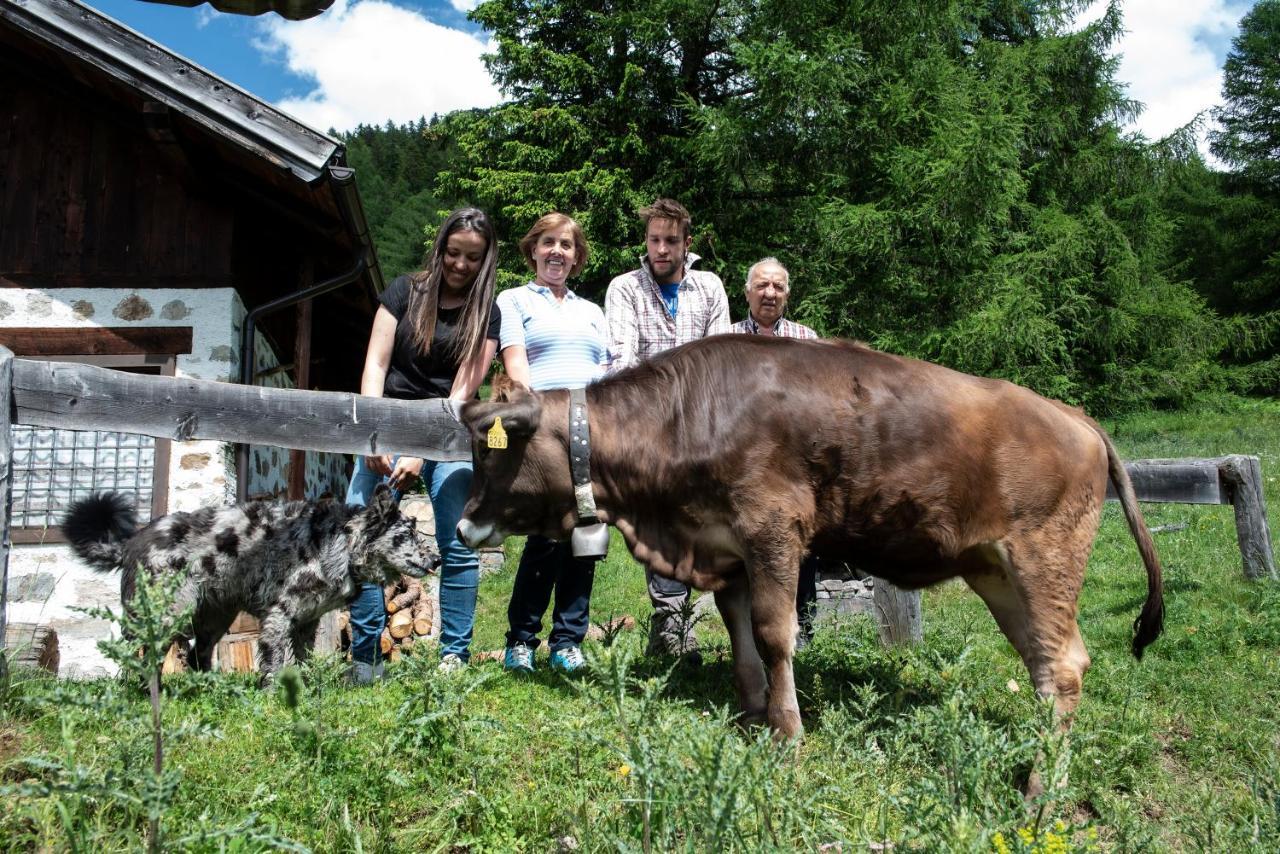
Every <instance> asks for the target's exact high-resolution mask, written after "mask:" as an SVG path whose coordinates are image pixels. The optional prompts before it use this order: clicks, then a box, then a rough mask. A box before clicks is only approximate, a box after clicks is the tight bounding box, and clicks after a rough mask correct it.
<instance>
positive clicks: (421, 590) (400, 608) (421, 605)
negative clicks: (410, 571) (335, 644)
mask: <svg viewBox="0 0 1280 854" xmlns="http://www.w3.org/2000/svg"><path fill="white" fill-rule="evenodd" d="M425 580H426V579H420V578H410V577H409V576H407V575H402V576H400V579H399V580H398V581H396V582H394V583H392V584H388V585H387V586H386V587H384V588H383V589H382V598H383V601H384V602H386V605H387V627H386V628H385V629H383V630H382V640H381V646H382V654H383V655H384V656H386V657H388V658H390V659H391V660H392V661H396V660H398V659H399V658H400V656H401V655H402V654H403V653H405V652H407V651H409V650H410V649H412V648H413V645H414V644H415V643H417V642H418V641H419V640H424V639H426V638H429V637H431V636H432V634H433V632H434V631H435V630H436V624H437V623H438V622H439V615H438V614H437V613H436V609H437V608H438V605H437V601H436V596H435V591H434V590H432V589H431V587H430V586H428V585H427V584H424V583H423V581H425ZM338 628H339V631H341V632H342V640H343V647H350V645H351V620H350V617H349V615H348V614H347V612H346V611H343V612H342V613H341V614H339V615H338Z"/></svg>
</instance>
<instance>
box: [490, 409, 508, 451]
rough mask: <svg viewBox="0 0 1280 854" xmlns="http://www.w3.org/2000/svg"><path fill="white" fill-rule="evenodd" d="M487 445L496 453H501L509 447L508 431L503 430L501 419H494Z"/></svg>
mask: <svg viewBox="0 0 1280 854" xmlns="http://www.w3.org/2000/svg"><path fill="white" fill-rule="evenodd" d="M487 445H488V447H489V448H491V449H493V450H496V451H500V450H502V449H503V448H505V447H506V446H507V431H506V430H504V429H502V418H501V417H498V418H495V419H493V426H492V427H490V428H489V434H488V442H487Z"/></svg>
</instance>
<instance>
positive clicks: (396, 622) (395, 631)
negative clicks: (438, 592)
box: [387, 611, 413, 640]
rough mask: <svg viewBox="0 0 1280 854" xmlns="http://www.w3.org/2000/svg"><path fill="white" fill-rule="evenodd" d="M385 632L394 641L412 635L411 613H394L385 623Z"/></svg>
mask: <svg viewBox="0 0 1280 854" xmlns="http://www.w3.org/2000/svg"><path fill="white" fill-rule="evenodd" d="M387 632H388V633H390V635H391V637H393V638H395V639H396V640H399V639H400V638H407V637H408V636H409V635H411V634H413V612H412V611H396V612H395V613H394V614H392V615H391V619H390V620H388V621H387Z"/></svg>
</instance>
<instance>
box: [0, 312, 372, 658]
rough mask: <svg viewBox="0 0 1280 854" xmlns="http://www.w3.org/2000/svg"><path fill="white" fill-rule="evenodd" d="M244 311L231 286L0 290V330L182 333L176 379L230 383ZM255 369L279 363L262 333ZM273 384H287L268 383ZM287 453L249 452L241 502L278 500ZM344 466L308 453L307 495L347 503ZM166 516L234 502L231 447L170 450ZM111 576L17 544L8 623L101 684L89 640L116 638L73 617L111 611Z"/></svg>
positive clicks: (51, 550)
mask: <svg viewBox="0 0 1280 854" xmlns="http://www.w3.org/2000/svg"><path fill="white" fill-rule="evenodd" d="M244 316H245V309H244V306H243V305H242V304H241V302H240V299H239V297H238V296H237V294H236V292H235V291H234V290H233V289H231V288H201V289H192V288H147V289H139V290H130V291H122V290H112V289H105V288H56V289H50V290H47V291H46V290H36V289H22V288H13V289H5V290H0V327H4V326H23V327H31V326H35V327H39V326H48V327H59V328H76V327H85V328H93V327H102V326H190V327H191V328H192V347H191V352H190V353H185V354H180V355H178V356H177V357H176V365H175V375H176V376H179V377H194V378H197V379H206V380H217V381H222V382H226V381H230V380H231V379H232V378H233V377H237V378H238V376H239V350H240V329H241V324H242V322H243V320H244ZM256 347H257V353H258V356H259V358H258V361H259V364H260V365H264V366H274V365H276V364H278V360H277V358H276V355H275V354H274V353H273V352H272V351H271V348H270V347H269V346H268V344H267V342H266V340H265V339H264V338H262V336H261V335H259V336H258V339H257V345H256ZM273 384H275V385H277V386H287V385H289V379H288V377H287V376H286V375H285V374H283V373H281V374H277V375H274V378H273ZM287 463H288V452H287V451H281V450H279V449H274V448H257V447H255V448H253V449H252V453H251V457H250V464H249V484H248V490H249V494H251V495H253V494H282V493H283V492H284V485H285V484H286V483H287V482H288V472H287V470H286V467H287ZM346 472H347V462H346V458H345V456H344V455H341V454H314V453H308V454H307V495H308V496H309V497H312V496H319V495H321V494H324V493H331V494H335V495H338V496H342V495H345V493H346V483H347V480H346V478H347V473H346ZM168 475H169V493H168V508H169V510H170V511H171V512H172V511H174V510H193V509H195V508H197V507H201V506H203V505H207V504H225V503H229V502H231V501H234V499H235V494H236V483H235V458H234V453H233V450H232V446H231V445H230V444H227V443H224V442H215V441H191V442H172V443H171V450H170V455H169V469H168ZM119 584H120V581H119V577H118V576H115V575H100V574H98V573H95V572H93V571H92V570H90V569H88V568H87V567H85V566H84V565H83V564H81V563H80V562H79V561H78V560H76V559H75V558H74V557H73V556H72V555H71V552H70V549H69V548H68V547H67V546H65V545H15V546H14V547H13V550H12V552H11V554H10V557H9V589H8V597H9V612H8V619H9V620H10V621H11V622H30V623H44V624H47V625H50V626H52V627H54V628H55V629H56V630H57V632H58V639H59V646H60V649H61V653H62V663H61V668H60V670H59V672H60V674H61V675H64V676H86V677H87V676H99V675H105V674H108V673H111V672H113V671H114V669H115V668H114V665H112V664H111V662H110V661H108V660H107V659H106V658H104V657H103V656H102V655H101V654H100V653H99V652H98V649H97V642H98V641H99V640H101V639H103V638H106V637H107V636H108V635H109V634H111V633H112V632H113V631H114V627H113V626H112V625H111V624H109V623H106V622H105V621H102V620H96V619H91V618H89V617H86V616H85V615H83V614H81V613H78V612H77V611H76V610H75V609H77V608H84V607H95V606H100V607H109V608H112V609H114V610H119V607H120V595H119V591H120V588H119Z"/></svg>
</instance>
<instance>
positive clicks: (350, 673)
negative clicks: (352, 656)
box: [347, 661, 383, 685]
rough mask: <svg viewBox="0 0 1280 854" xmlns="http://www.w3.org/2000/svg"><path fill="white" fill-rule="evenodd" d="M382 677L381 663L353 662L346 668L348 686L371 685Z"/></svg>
mask: <svg viewBox="0 0 1280 854" xmlns="http://www.w3.org/2000/svg"><path fill="white" fill-rule="evenodd" d="M382 677H383V666H382V662H381V661H378V662H374V663H373V664H370V663H368V662H367V661H353V662H351V666H350V667H348V668H347V684H348V685H371V684H373V683H374V682H375V681H377V680H379V679H381V678H382Z"/></svg>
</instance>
